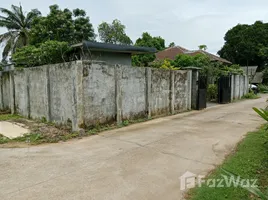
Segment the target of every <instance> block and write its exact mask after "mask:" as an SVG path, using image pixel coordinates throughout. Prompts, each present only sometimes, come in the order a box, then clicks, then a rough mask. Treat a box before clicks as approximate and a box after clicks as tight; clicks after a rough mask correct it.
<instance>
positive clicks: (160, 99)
mask: <svg viewBox="0 0 268 200" xmlns="http://www.w3.org/2000/svg"><path fill="white" fill-rule="evenodd" d="M170 82H171V81H170V71H169V70H159V69H152V91H151V92H152V96H151V101H152V103H151V113H152V115H160V114H168V113H170V90H171V84H170Z"/></svg>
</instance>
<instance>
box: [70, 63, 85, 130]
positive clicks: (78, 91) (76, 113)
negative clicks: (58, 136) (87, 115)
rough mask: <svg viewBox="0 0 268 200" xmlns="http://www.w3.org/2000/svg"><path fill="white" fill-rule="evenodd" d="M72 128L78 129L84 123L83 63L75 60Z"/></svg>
mask: <svg viewBox="0 0 268 200" xmlns="http://www.w3.org/2000/svg"><path fill="white" fill-rule="evenodd" d="M72 91H73V95H72V129H73V131H79V129H80V128H81V126H83V125H84V102H83V63H82V61H77V62H76V63H75V65H74V66H73V70H72Z"/></svg>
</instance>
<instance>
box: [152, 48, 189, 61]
mask: <svg viewBox="0 0 268 200" xmlns="http://www.w3.org/2000/svg"><path fill="white" fill-rule="evenodd" d="M187 51H189V50H188V49H185V48H183V47H181V46H175V47H169V48H167V49H165V50H163V51H159V52H157V53H156V54H155V55H156V59H157V60H163V59H166V58H168V59H171V60H174V59H175V58H176V56H177V55H178V54H184V53H185V52H187Z"/></svg>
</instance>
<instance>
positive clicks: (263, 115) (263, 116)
mask: <svg viewBox="0 0 268 200" xmlns="http://www.w3.org/2000/svg"><path fill="white" fill-rule="evenodd" d="M253 110H254V111H255V112H256V113H258V114H259V115H260V116H261V117H262V118H263V119H264V120H266V121H268V115H267V114H268V112H267V111H265V110H263V109H258V108H255V107H254V108H253Z"/></svg>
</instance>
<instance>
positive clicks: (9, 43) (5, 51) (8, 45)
mask: <svg viewBox="0 0 268 200" xmlns="http://www.w3.org/2000/svg"><path fill="white" fill-rule="evenodd" d="M12 39H13V38H10V39H9V40H8V41H7V43H6V45H5V47H4V49H3V52H2V61H5V60H6V59H7V57H8V54H9V52H10V51H11V48H12V43H13V41H12Z"/></svg>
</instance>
